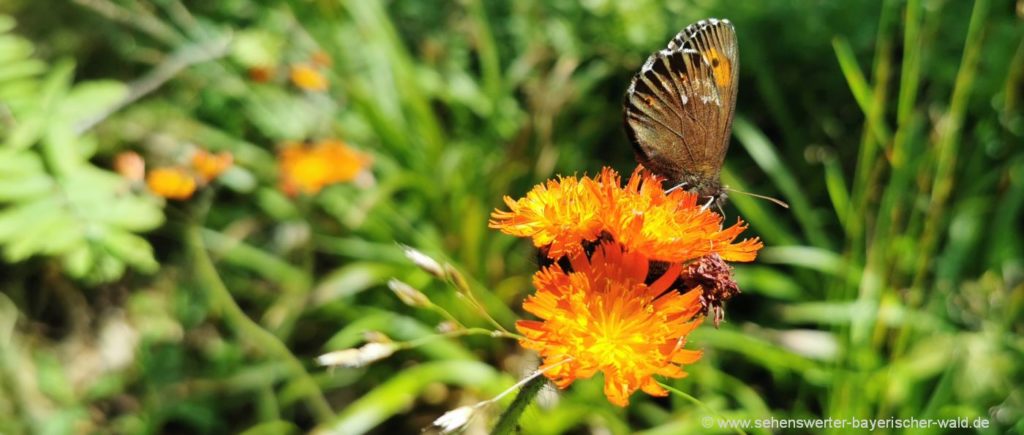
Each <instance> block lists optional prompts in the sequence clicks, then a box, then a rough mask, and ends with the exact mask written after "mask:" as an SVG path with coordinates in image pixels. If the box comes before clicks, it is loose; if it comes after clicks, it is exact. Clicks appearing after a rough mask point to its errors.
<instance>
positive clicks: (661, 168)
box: [625, 19, 740, 186]
mask: <svg viewBox="0 0 1024 435" xmlns="http://www.w3.org/2000/svg"><path fill="white" fill-rule="evenodd" d="M739 66H740V65H739V48H738V46H737V43H736V31H735V30H734V29H733V26H732V23H730V22H729V20H716V19H708V20H701V21H698V22H697V23H694V24H691V25H689V26H687V27H686V28H685V29H683V30H682V31H681V32H679V34H678V35H676V37H675V38H672V41H670V42H669V44H668V47H667V48H665V49H664V50H661V51H658V52H656V53H654V54H652V55H651V56H650V57H649V58H647V62H645V63H644V66H643V68H641V69H640V72H638V73H637V74H636V75H635V76H634V77H633V81H632V82H631V83H630V85H629V89H628V91H627V92H626V101H625V118H626V132H627V134H628V135H629V139H630V141H631V142H632V143H633V147H634V150H635V151H636V154H637V159H638V160H639V161H640V163H641V164H643V165H644V166H645V167H647V168H648V169H650V170H651V171H653V172H654V173H655V174H658V175H661V176H663V177H665V178H667V179H668V181H669V182H671V183H675V184H678V183H683V182H687V183H693V182H694V181H695V180H713V183H714V185H715V186H717V185H718V176H719V172H720V171H721V168H722V162H723V161H724V159H725V152H726V150H727V149H728V147H729V136H730V132H731V129H732V118H733V112H734V110H735V107H736V91H737V84H738V83H737V81H738V77H739V75H738V74H739Z"/></svg>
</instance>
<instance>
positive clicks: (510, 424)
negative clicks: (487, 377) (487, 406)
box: [491, 376, 548, 435]
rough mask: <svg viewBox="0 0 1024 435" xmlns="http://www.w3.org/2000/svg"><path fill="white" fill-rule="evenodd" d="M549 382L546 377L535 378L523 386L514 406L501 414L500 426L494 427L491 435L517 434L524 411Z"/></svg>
mask: <svg viewBox="0 0 1024 435" xmlns="http://www.w3.org/2000/svg"><path fill="white" fill-rule="evenodd" d="M547 382H548V379H547V378H545V377H544V376H535V377H534V378H533V379H530V381H529V382H527V383H526V385H523V388H521V389H520V390H519V394H517V395H516V398H515V400H513V401H512V404H511V405H509V407H508V409H506V410H505V412H504V413H502V414H501V418H500V419H498V424H496V425H495V426H494V430H492V431H491V435H505V434H511V433H515V431H516V427H518V426H519V418H520V417H522V416H523V411H525V410H526V407H527V406H529V405H530V403H531V402H533V399H534V398H535V397H537V393H540V390H541V389H542V388H544V384H546V383H547Z"/></svg>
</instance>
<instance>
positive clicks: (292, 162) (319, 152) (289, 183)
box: [278, 139, 370, 196]
mask: <svg viewBox="0 0 1024 435" xmlns="http://www.w3.org/2000/svg"><path fill="white" fill-rule="evenodd" d="M369 164H370V158H369V157H368V156H367V155H365V154H363V153H360V152H359V151H356V150H354V149H352V148H351V147H349V146H348V145H346V144H345V143H344V142H342V141H340V140H334V139H328V140H323V141H320V142H317V143H315V144H300V143H288V144H285V146H284V148H283V149H282V150H281V152H280V154H279V155H278V166H279V170H280V177H281V180H280V182H281V190H283V191H284V192H285V193H286V194H288V195H291V196H295V195H298V194H299V193H305V194H308V195H312V194H316V193H317V192H319V191H320V189H323V188H324V187H325V186H328V185H331V184H335V183H342V182H346V181H352V180H354V179H355V178H356V177H357V176H358V175H359V174H360V173H362V172H363V171H364V170H365V169H366V167H367V166H368V165H369Z"/></svg>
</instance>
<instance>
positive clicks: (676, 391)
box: [658, 382, 747, 435]
mask: <svg viewBox="0 0 1024 435" xmlns="http://www.w3.org/2000/svg"><path fill="white" fill-rule="evenodd" d="M658 385H661V387H662V388H664V389H666V390H669V391H671V392H672V394H675V395H677V396H680V397H682V398H684V399H686V400H689V401H690V402H693V404H695V405H697V406H699V407H701V408H703V409H704V411H707V413H708V414H709V415H713V416H715V418H717V419H722V416H721V415H719V414H718V413H717V412H715V410H713V409H711V408H710V407H708V405H705V404H704V402H701V401H700V399H698V398H696V397H693V396H691V395H689V394H687V393H685V392H683V391H682V390H680V389H677V388H673V387H672V386H670V385H668V384H666V383H664V382H658ZM735 429H736V433H738V434H739V435H747V433H746V432H744V431H743V429H740V428H735Z"/></svg>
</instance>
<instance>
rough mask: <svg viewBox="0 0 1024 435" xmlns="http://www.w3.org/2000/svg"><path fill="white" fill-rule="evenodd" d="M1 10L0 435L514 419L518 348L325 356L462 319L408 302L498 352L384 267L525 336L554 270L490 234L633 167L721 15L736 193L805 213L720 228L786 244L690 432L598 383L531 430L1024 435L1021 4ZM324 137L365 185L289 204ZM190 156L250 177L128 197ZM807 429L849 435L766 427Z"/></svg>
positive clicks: (581, 388) (534, 413)
mask: <svg viewBox="0 0 1024 435" xmlns="http://www.w3.org/2000/svg"><path fill="white" fill-rule="evenodd" d="M0 14H3V15H2V16H0V144H2V145H0V247H2V251H3V262H2V263H0V433H4V434H8V433H12V434H13V433H44V434H63V433H226V432H242V431H245V432H246V433H250V434H264V433H266V434H270V433H299V432H305V431H308V430H319V431H325V432H327V431H335V432H337V433H344V434H357V433H367V432H373V433H418V432H419V431H420V430H421V429H422V428H423V427H426V426H428V425H429V423H430V422H431V421H432V420H433V419H434V418H436V417H438V416H439V415H441V414H442V413H444V412H445V411H446V410H449V409H453V408H455V407H457V406H460V405H465V404H471V403H475V402H476V401H479V400H483V399H487V398H489V397H491V396H492V395H494V394H497V393H498V392H500V391H501V390H503V389H504V388H506V387H508V386H509V385H511V384H512V383H514V382H515V381H516V379H517V378H518V377H519V376H520V375H522V374H524V373H526V372H527V371H528V370H530V369H531V368H533V367H535V365H536V359H535V357H533V356H532V355H530V354H528V353H525V352H524V351H522V350H521V349H519V348H518V346H517V345H516V344H515V343H513V342H511V341H509V340H502V339H495V338H489V337H466V338H459V339H438V340H432V341H429V342H427V344H425V345H422V346H419V347H416V348H414V349H410V350H403V351H401V352H399V353H397V354H395V355H393V356H392V357H390V358H388V359H386V360H384V361H381V362H378V363H375V364H373V365H371V366H369V367H366V368H360V369H337V370H334V371H327V370H324V369H321V368H317V367H315V366H314V364H313V358H314V357H315V356H317V355H319V354H322V353H324V352H326V351H329V350H334V349H341V348H346V347H352V346H357V345H359V344H360V343H361V342H362V340H363V333H364V332H365V331H381V332H383V333H385V334H387V335H388V336H390V337H392V338H394V339H396V340H414V339H417V338H421V337H426V336H430V335H432V334H434V327H435V326H436V325H437V323H438V322H440V321H441V320H443V319H442V317H440V316H438V315H437V314H436V313H434V312H431V311H425V310H417V309H414V308H410V307H407V306H405V305H403V304H402V303H401V302H400V301H398V300H397V299H396V298H395V297H394V295H392V294H391V292H389V291H388V290H387V287H386V282H387V281H388V280H389V279H390V278H392V277H397V278H399V279H401V280H404V281H406V282H408V283H410V284H412V285H413V286H415V287H417V288H420V289H422V290H423V291H424V292H425V293H426V294H428V295H429V296H430V298H431V299H432V300H433V301H435V302H436V303H438V304H440V305H442V306H444V307H446V308H448V309H449V310H450V311H452V312H453V313H454V314H455V316H456V317H458V318H459V319H461V320H462V321H464V322H465V323H467V324H470V325H477V326H486V325H487V324H486V322H485V321H484V319H482V318H481V316H480V315H479V314H478V313H476V312H475V311H474V310H472V309H470V308H469V307H468V306H467V305H466V304H465V301H463V300H461V299H459V298H458V297H456V296H455V294H456V293H455V292H454V291H453V289H452V288H451V287H450V286H448V285H446V284H445V283H443V282H439V281H437V280H435V279H433V278H432V277H431V276H430V275H428V274H427V273H425V272H423V271H421V270H418V269H417V268H415V267H414V266H413V265H411V264H410V263H409V261H408V260H406V259H405V257H404V256H403V255H402V252H401V249H400V247H399V246H398V244H397V243H403V244H407V245H410V246H413V247H415V248H417V249H420V250H422V251H424V252H426V253H427V254H429V255H431V256H433V257H434V258H437V259H440V260H442V261H446V262H450V263H451V264H452V265H454V266H455V267H456V268H457V269H458V270H460V271H461V272H462V273H463V274H464V275H465V276H466V277H467V279H468V280H469V281H470V284H471V286H472V288H473V289H474V291H475V292H476V294H477V295H478V297H479V298H480V299H481V300H482V301H483V302H484V303H485V304H486V305H487V306H488V311H489V312H490V313H491V314H492V315H493V316H494V317H495V318H496V319H497V320H498V321H499V322H501V323H502V324H504V325H506V326H507V327H511V325H512V324H513V322H514V321H515V319H517V318H520V317H523V316H524V314H523V313H522V311H521V310H520V309H519V304H520V302H521V300H522V298H523V297H524V296H526V295H527V294H529V293H530V292H531V291H532V289H531V286H530V281H529V279H530V275H531V274H532V273H533V272H534V271H535V270H536V264H535V262H534V253H533V252H532V251H531V246H530V245H529V243H528V242H526V241H523V240H519V239H514V238H512V237H508V236H504V235H501V234H499V233H497V232H496V231H493V230H489V229H487V227H486V225H487V219H488V215H489V213H490V211H491V210H492V209H494V208H495V207H499V206H501V197H502V196H503V195H512V196H514V197H515V196H519V195H522V194H523V193H525V192H526V191H527V190H528V189H529V188H530V187H531V186H533V185H534V184H536V183H538V182H541V181H543V180H545V179H548V178H551V177H554V176H556V175H558V174H594V173H596V172H597V171H599V170H600V168H601V167H602V166H605V165H608V166H612V167H614V168H616V169H618V170H620V171H623V172H627V173H628V172H629V171H630V170H632V168H633V166H634V165H635V163H634V161H633V160H632V155H631V150H630V146H629V144H628V142H627V140H626V137H625V135H624V133H623V129H622V127H621V118H622V109H621V101H622V94H623V92H624V90H625V88H626V86H627V85H628V83H629V79H630V77H631V76H632V74H633V73H634V72H635V71H636V70H637V69H638V68H639V66H640V65H641V64H642V62H643V60H644V59H645V58H646V56H647V55H648V54H650V53H651V52H653V51H655V50H657V49H660V48H661V47H662V46H663V45H664V44H665V43H666V42H667V41H668V39H669V38H670V37H671V36H672V35H674V34H675V32H677V31H678V30H679V29H681V28H682V27H684V26H685V25H687V24H689V23H691V22H693V21H696V20H698V19H702V18H706V17H724V18H729V19H730V20H732V21H733V22H734V24H735V27H736V30H737V35H738V38H739V44H740V58H741V70H740V92H739V100H738V103H737V120H736V124H735V126H734V132H733V134H734V135H733V141H732V149H731V151H730V153H729V155H728V158H727V159H726V169H725V171H724V173H723V181H724V182H725V183H726V184H728V185H730V186H732V187H734V188H737V189H740V190H747V191H753V192H757V193H761V194H767V195H772V196H777V197H780V198H782V199H784V200H786V201H787V202H789V204H791V206H792V207H791V208H790V209H789V210H784V209H781V208H778V207H775V206H773V205H772V204H770V203H768V202H765V201H759V200H756V199H753V198H750V197H746V196H741V195H733V196H732V198H731V201H730V205H729V206H727V208H726V210H725V211H726V214H727V215H728V216H729V219H730V220H732V219H735V218H736V216H741V217H743V218H744V219H745V220H748V221H749V222H750V224H751V227H750V229H749V230H748V233H747V234H750V235H757V236H760V237H762V238H763V239H764V241H765V245H766V247H765V249H764V250H763V251H762V254H761V255H760V256H759V258H758V260H757V261H756V262H754V263H752V264H744V265H740V266H737V270H736V274H737V279H738V281H739V283H740V286H741V288H742V289H743V291H744V293H743V294H742V295H740V296H738V297H736V298H735V299H734V300H733V301H731V303H730V304H729V309H728V313H727V316H726V322H725V323H724V324H723V326H722V327H721V328H720V329H714V328H712V327H710V326H704V327H702V328H700V329H699V330H698V331H697V332H696V333H695V334H694V335H693V337H692V339H691V341H690V343H691V344H692V346H693V347H696V348H701V349H704V351H705V356H704V358H703V359H702V360H701V361H700V362H699V363H697V364H695V365H693V366H692V367H689V368H688V371H690V373H691V375H690V376H689V377H688V378H686V379H684V380H679V381H676V382H672V383H671V384H672V385H673V386H675V387H676V388H678V389H680V390H682V391H685V392H686V393H688V394H690V395H692V396H694V397H696V398H697V399H699V401H700V404H695V403H692V402H691V401H689V400H687V399H686V398H685V397H681V396H678V395H673V396H671V397H669V398H665V399H655V398H650V397H647V396H645V395H642V394H638V395H636V396H634V398H633V401H632V404H631V406H630V407H628V408H625V409H622V408H618V407H615V406H613V405H610V404H608V403H607V401H606V400H605V399H604V398H603V396H602V394H601V379H600V377H598V378H597V379H593V380H589V381H580V382H577V383H576V384H575V385H573V387H572V388H570V389H569V390H568V391H564V392H561V393H559V394H558V395H548V396H546V398H545V399H544V400H541V401H540V403H539V404H538V405H537V406H533V407H531V408H530V409H528V410H527V411H526V414H525V417H524V419H523V421H522V431H523V432H524V433H534V434H549V433H552V434H553V433H588V432H593V433H609V432H610V433H647V434H660V433H665V434H668V433H703V432H715V430H710V431H707V430H705V429H703V428H701V426H700V422H701V418H702V417H705V416H708V415H714V416H716V417H722V418H743V419H761V418H768V417H772V416H774V417H775V418H829V417H831V418H860V419H872V418H881V419H886V418H890V417H895V418H910V417H914V418H918V419H924V418H963V417H966V418H969V419H970V420H972V421H973V420H974V419H975V418H977V417H981V418H984V419H987V420H989V421H990V427H989V428H987V429H977V430H974V429H972V430H969V431H967V432H972V433H973V432H976V433H983V434H1003V433H1018V434H1019V433H1024V373H1022V371H1024V369H1022V364H1021V362H1022V361H1024V338H1022V333H1024V241H1022V238H1021V235H1022V228H1024V226H1022V222H1024V213H1022V205H1024V152H1022V151H1024V148H1022V147H1024V112H1022V110H1021V105H1022V93H1024V3H1021V2H1020V1H1011V0H976V1H966V0H965V1H954V0H907V1H864V2H839V1H810V0H783V1H773V2H738V1H737V2H733V1H710V0H707V1H702V0H693V1H653V0H640V1H631V2H616V1H609V0H585V1H580V2H575V1H567V0H554V1H532V0H525V1H485V0H459V1H397V0H395V1H378V0H337V1H327V0H312V1H254V0H225V1H216V2H205V1H189V2H182V1H179V0H74V1H64V0H37V1H31V0H5V1H4V2H3V3H2V4H0ZM319 50H322V51H324V52H325V53H327V54H328V55H329V56H330V57H331V58H332V60H333V62H332V65H331V66H330V68H329V72H328V78H329V80H330V82H331V87H330V90H329V91H328V92H326V93H323V94H314V93H303V92H300V91H298V90H296V89H294V88H293V87H291V86H289V85H288V84H287V83H286V81H285V80H284V77H283V70H282V71H279V73H278V78H277V79H276V80H275V81H273V82H271V83H266V84H261V83H255V82H253V81H251V80H250V79H249V78H248V73H247V69H248V68H249V67H251V66H255V65H271V66H276V67H280V68H285V67H286V66H287V65H288V64H291V63H294V62H303V61H306V60H307V59H308V58H309V56H310V55H311V54H312V53H314V52H316V51H319ZM154 84H155V85H156V86H150V87H147V86H149V85H154ZM133 96H140V98H137V99H132V98H131V97H133ZM310 138H312V139H316V138H341V139H344V140H345V141H347V142H349V143H351V144H353V145H354V146H356V147H358V148H360V149H361V150H364V151H365V152H368V153H370V154H372V155H373V157H374V164H373V168H372V171H373V173H374V177H375V180H376V183H375V184H374V185H373V186H372V187H369V188H361V187H356V186H353V185H338V186H334V187H331V188H328V189H326V190H325V191H323V192H322V193H321V194H319V195H317V196H315V197H307V198H299V199H295V200H293V199H289V198H287V197H285V196H283V195H282V194H281V193H280V191H279V190H278V189H277V187H276V177H277V175H276V169H275V160H274V156H275V152H276V149H277V146H278V144H279V143H281V142H283V141H287V140H304V139H310ZM187 144H198V145H201V146H203V147H206V148H208V149H212V150H226V151H230V152H232V153H233V154H234V155H235V161H236V164H237V165H236V168H235V169H233V170H232V171H230V172H229V173H228V174H227V175H226V176H225V177H224V179H223V182H222V183H220V185H219V186H218V187H217V188H216V189H214V190H206V191H204V192H201V193H200V195H198V197H197V198H194V199H193V200H191V201H189V202H187V203H169V204H163V203H161V202H159V201H156V200H154V199H153V198H150V197H148V196H146V195H143V194H139V193H132V192H130V191H126V190H125V185H124V183H123V182H121V181H120V180H118V179H117V177H116V176H115V175H114V174H113V173H111V172H110V168H111V166H112V158H113V155H114V154H116V153H117V152H119V151H123V150H136V151H139V152H141V153H142V154H144V155H146V156H147V157H150V158H152V159H153V160H151V161H158V160H159V159H160V158H161V156H168V155H170V156H173V155H175V153H177V152H180V150H181V149H183V147H185V146H186V145H187ZM510 400H511V399H510V398H509V399H508V400H505V401H503V402H502V404H498V405H496V406H493V407H491V408H488V411H487V413H486V414H484V415H483V416H481V417H478V418H477V419H475V420H474V422H473V423H472V424H471V427H470V428H469V430H470V431H476V432H480V431H486V430H487V429H488V428H489V427H490V426H491V425H492V424H493V421H494V418H495V417H496V415H497V414H498V413H499V412H500V411H501V409H502V407H503V406H505V405H507V403H508V402H509V401H510ZM719 432H721V433H730V432H734V431H727V430H722V431H719ZM747 432H748V433H773V432H772V431H766V430H756V429H750V430H748V431H747ZM819 432H821V433H836V434H839V433H847V431H845V430H838V429H837V430H822V431H817V430H804V431H801V430H779V431H775V432H774V433H819ZM875 432H876V433H922V434H927V433H962V431H960V430H941V429H925V430H910V431H901V430H876V431H875Z"/></svg>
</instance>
